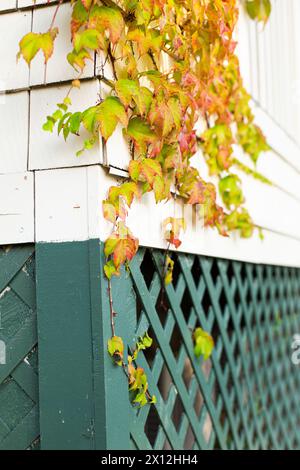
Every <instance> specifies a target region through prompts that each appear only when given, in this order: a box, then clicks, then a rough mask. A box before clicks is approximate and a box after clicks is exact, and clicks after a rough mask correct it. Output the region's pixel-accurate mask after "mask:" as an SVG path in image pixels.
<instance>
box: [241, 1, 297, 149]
mask: <svg viewBox="0 0 300 470" xmlns="http://www.w3.org/2000/svg"><path fill="white" fill-rule="evenodd" d="M299 19H300V5H299V1H298V0H285V1H282V0H272V13H271V16H270V18H269V21H268V22H267V24H266V25H265V26H264V25H262V24H257V23H256V22H253V21H250V20H249V18H248V17H247V15H246V13H245V11H244V8H243V7H241V9H240V20H239V27H238V35H237V39H238V41H239V46H238V55H239V57H240V62H241V70H242V75H243V77H245V85H246V87H247V88H248V90H249V91H250V93H251V94H252V96H253V99H254V100H255V101H256V102H257V103H258V104H259V106H260V107H261V108H262V109H263V110H264V111H265V112H266V113H267V114H269V116H271V117H272V119H273V120H274V121H275V122H276V123H277V124H278V125H279V126H280V127H281V128H282V129H283V130H284V131H285V132H286V134H288V135H289V136H290V137H291V138H292V139H294V140H295V141H296V142H297V143H298V144H300V136H299V130H300V119H299V117H300V116H299V108H300V74H299V72H300V54H299V47H300V46H299V44H300V43H299V39H300V32H299Z"/></svg>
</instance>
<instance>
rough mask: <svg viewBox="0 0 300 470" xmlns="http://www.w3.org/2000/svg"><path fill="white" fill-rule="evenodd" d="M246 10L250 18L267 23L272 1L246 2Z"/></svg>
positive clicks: (252, 0) (254, 0)
mask: <svg viewBox="0 0 300 470" xmlns="http://www.w3.org/2000/svg"><path fill="white" fill-rule="evenodd" d="M246 10H247V13H248V15H249V16H250V18H252V19H253V20H257V21H263V22H264V23H266V22H267V21H268V19H269V16H270V14H271V10H272V5H271V2H270V0H246Z"/></svg>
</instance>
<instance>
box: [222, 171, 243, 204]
mask: <svg viewBox="0 0 300 470" xmlns="http://www.w3.org/2000/svg"><path fill="white" fill-rule="evenodd" d="M240 183H241V180H240V178H239V177H238V176H236V175H228V176H225V177H224V178H222V179H221V180H220V181H219V191H220V194H221V197H222V199H223V202H224V203H225V205H226V207H228V208H229V209H230V207H231V206H235V207H238V206H240V205H241V204H242V202H243V200H244V198H243V193H242V190H241V187H240Z"/></svg>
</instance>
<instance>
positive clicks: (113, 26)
mask: <svg viewBox="0 0 300 470" xmlns="http://www.w3.org/2000/svg"><path fill="white" fill-rule="evenodd" d="M89 27H90V28H95V29H96V30H97V31H98V32H99V33H101V35H102V37H105V35H104V32H105V31H108V33H109V39H110V41H111V42H112V44H116V43H117V42H118V40H119V39H120V37H121V34H122V32H123V30H124V27H125V24H124V20H123V17H122V14H121V13H120V11H119V10H118V9H117V8H111V7H107V6H98V5H95V6H94V7H93V8H92V9H91V12H90V16H89ZM103 48H104V47H103Z"/></svg>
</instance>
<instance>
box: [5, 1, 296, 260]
mask: <svg viewBox="0 0 300 470" xmlns="http://www.w3.org/2000/svg"><path fill="white" fill-rule="evenodd" d="M297 2H298V0H285V1H284V2H283V1H282V0H274V2H273V3H274V9H273V15H272V19H271V21H270V24H269V25H267V26H266V28H265V29H264V30H263V28H262V27H261V26H257V25H255V24H254V23H251V22H250V21H249V20H247V21H246V19H245V17H244V16H243V15H242V17H241V22H240V26H239V30H238V33H237V34H238V37H239V39H240V46H239V55H240V58H241V64H242V70H243V75H244V76H245V81H246V84H247V85H248V88H249V89H250V91H251V93H252V94H253V97H254V108H255V114H256V117H257V121H258V123H259V124H260V125H261V127H262V128H263V130H264V132H265V134H266V135H267V137H268V140H269V142H270V144H271V146H272V147H273V150H272V151H271V152H267V153H265V154H264V155H263V156H262V157H261V159H260V160H259V162H258V170H259V171H261V172H262V173H263V174H265V176H267V177H269V178H270V179H271V180H272V181H273V182H274V183H275V185H274V186H273V187H268V186H266V185H263V184H262V183H260V182H258V181H255V180H253V179H250V178H249V177H247V176H245V175H241V178H242V179H243V183H244V188H245V190H244V191H245V196H246V199H247V206H248V208H249V210H250V213H251V215H252V217H253V220H254V222H255V223H256V224H257V225H259V226H262V227H264V235H265V239H264V241H261V240H260V239H259V237H258V234H255V236H253V238H252V239H250V240H241V239H239V238H238V237H237V236H235V235H232V236H231V237H230V238H228V239H225V238H222V237H220V236H219V235H218V234H217V233H216V232H215V231H213V230H209V229H203V228H202V227H200V228H199V227H198V229H197V230H195V226H194V217H193V214H192V213H187V214H185V215H186V218H187V220H188V230H187V231H186V233H185V235H184V237H183V244H182V246H181V249H182V250H183V251H187V252H194V253H202V254H208V255H214V256H219V257H228V258H234V259H241V260H247V261H253V262H264V263H274V264H283V265H293V266H300V217H299V214H300V211H299V209H300V184H299V181H300V179H299V176H300V156H299V153H300V148H299V142H300V140H299V139H300V137H299V110H300V99H299V102H298V101H297V99H296V98H297V97H295V96H294V95H293V93H294V91H295V89H297V86H298V85H297V84H298V83H299V88H300V81H299V82H298V81H297V80H298V77H300V53H299V52H300V49H299V48H300V41H299V38H298V40H297V37H298V36H299V33H298V30H297V27H296V26H297V24H298V22H299V21H300V6H299V2H298V3H297ZM37 3H38V4H39V3H41V4H42V3H45V1H41V2H37ZM30 5H31V1H30V0H18V9H16V6H17V5H16V1H15V0H0V31H1V33H0V34H3V37H5V38H6V39H5V41H0V61H1V64H2V65H1V69H0V90H5V91H7V93H4V94H0V138H1V152H0V156H1V157H0V179H1V185H0V192H1V198H0V244H7V243H26V242H33V241H35V240H37V241H62V240H84V239H87V238H94V237H100V238H101V239H102V240H104V239H105V238H106V236H107V234H108V233H109V231H110V230H111V227H110V225H109V224H107V223H106V222H105V221H104V220H103V218H102V216H101V201H102V199H103V198H104V197H105V195H106V191H107V189H108V187H109V185H111V184H115V183H116V180H118V179H122V177H123V176H124V175H126V169H127V165H128V161H129V156H128V152H127V149H126V146H125V145H124V141H123V139H122V136H121V133H119V134H118V135H116V136H115V137H113V138H112V139H111V140H110V141H109V145H108V148H107V155H106V156H105V159H104V156H103V154H102V147H101V146H100V148H99V147H97V148H95V149H94V150H93V151H91V152H86V153H85V154H84V155H83V156H81V157H76V150H78V149H79V148H81V144H82V142H81V141H80V138H76V137H72V138H70V140H69V141H68V143H67V144H65V143H64V141H63V139H62V138H58V137H57V136H56V135H55V134H53V135H51V134H48V133H46V132H44V131H42V129H41V124H42V123H43V120H44V118H45V116H46V115H47V114H49V112H52V111H54V109H55V104H56V103H57V102H59V101H60V100H61V98H63V97H64V95H65V93H66V90H67V89H68V87H69V85H70V80H72V79H73V78H75V75H76V74H75V73H74V72H73V70H72V68H71V67H70V66H69V65H68V64H67V62H66V59H65V56H66V53H67V52H68V51H69V49H70V48H71V45H70V42H69V31H68V20H67V18H68V14H69V11H70V6H69V4H68V3H66V4H65V5H63V8H62V9H61V10H60V12H59V15H58V25H59V27H60V35H59V37H58V40H57V43H56V47H55V53H54V56H53V57H52V59H51V60H50V62H49V65H48V74H47V85H44V84H43V64H42V58H40V59H38V60H35V61H34V62H33V64H32V67H31V69H30V71H29V70H28V68H27V66H26V64H25V63H24V62H22V61H20V62H19V63H18V64H16V60H15V56H16V53H17V50H18V41H19V40H20V38H21V36H22V35H23V34H25V33H27V32H28V31H30V29H31V27H33V30H34V31H42V30H43V29H46V28H47V25H48V23H49V22H50V19H51V11H52V10H53V8H54V7H53V6H51V5H50V6H47V7H45V6H43V7H42V8H40V7H37V8H35V9H34V10H32V9H30V8H28V7H29V6H30ZM278 16H279V17H280V18H283V17H284V21H280V22H279V21H278ZM283 25H285V27H284V26H283ZM276 28H277V29H276ZM278 28H279V29H278ZM277 36H278V38H277V39H276V41H275V39H274V38H276V37H277ZM281 39H282V41H281ZM258 43H259V44H258ZM258 45H259V47H257V46H258ZM280 48H281V49H280ZM298 56H299V57H298ZM3 64H4V65H3ZM94 74H95V70H94V66H92V65H91V66H90V67H88V69H87V70H86V73H85V81H84V82H83V84H82V87H81V90H75V91H74V93H73V95H72V99H73V109H74V110H75V109H81V108H82V107H83V106H88V105H91V104H93V103H94V102H95V101H96V100H97V95H98V94H99V93H100V92H101V89H103V87H101V86H100V84H99V83H98V81H97V79H96V78H95V75H94ZM293 90H294V91H293ZM296 91H297V90H296ZM299 94H300V93H299ZM237 151H238V150H237ZM238 156H239V158H240V159H244V158H245V157H244V156H243V155H241V153H240V152H239V155H238ZM104 160H105V163H106V165H108V166H110V174H109V173H108V170H107V168H106V169H104V168H103V167H102V165H101V164H102V163H103V161H104ZM195 161H197V162H198V163H197V164H198V165H199V167H200V168H201V172H202V175H203V177H207V178H209V176H208V175H207V168H206V166H205V164H203V159H201V155H198V156H196V157H195ZM183 210H184V209H183V207H181V206H180V203H178V205H177V207H176V212H177V213H178V214H181V213H182V211H183ZM173 212H174V207H173V205H172V204H171V203H168V204H159V205H157V206H156V205H155V204H154V202H153V199H152V196H151V195H148V196H146V198H145V200H144V201H143V202H142V203H138V204H135V205H134V207H133V209H132V211H131V213H130V216H129V224H130V227H131V228H132V230H133V232H134V233H135V234H136V235H137V236H138V237H139V239H140V242H141V244H143V245H150V246H156V247H162V248H163V247H165V244H164V242H163V241H162V229H161V223H162V221H163V219H164V218H165V217H167V216H169V215H173Z"/></svg>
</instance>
